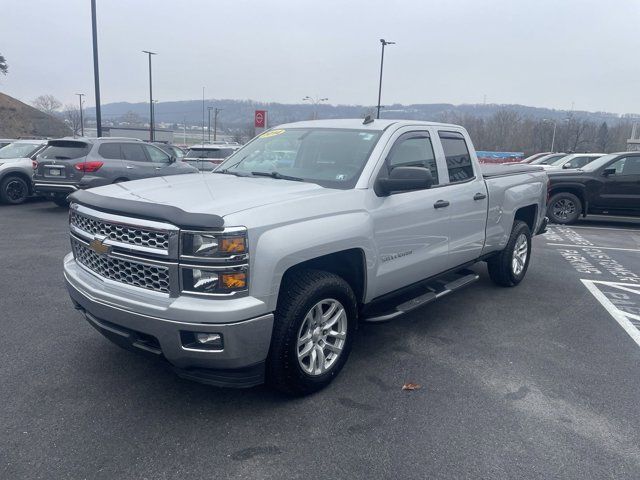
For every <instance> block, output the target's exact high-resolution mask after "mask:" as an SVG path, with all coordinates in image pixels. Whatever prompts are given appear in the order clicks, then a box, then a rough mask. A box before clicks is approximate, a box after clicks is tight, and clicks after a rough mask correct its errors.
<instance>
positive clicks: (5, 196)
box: [0, 175, 29, 205]
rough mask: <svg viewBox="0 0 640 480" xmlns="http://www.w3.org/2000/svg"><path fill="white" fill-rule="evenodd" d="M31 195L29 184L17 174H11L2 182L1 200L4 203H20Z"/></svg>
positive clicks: (0, 187) (0, 186)
mask: <svg viewBox="0 0 640 480" xmlns="http://www.w3.org/2000/svg"><path fill="white" fill-rule="evenodd" d="M28 196H29V185H28V184H27V182H26V181H25V180H24V179H23V178H21V177H18V176H17V175H9V176H7V177H5V178H3V179H2V182H0V200H2V202H3V203H9V204H11V205H18V204H20V203H23V202H24V201H25V200H26V199H27V197H28Z"/></svg>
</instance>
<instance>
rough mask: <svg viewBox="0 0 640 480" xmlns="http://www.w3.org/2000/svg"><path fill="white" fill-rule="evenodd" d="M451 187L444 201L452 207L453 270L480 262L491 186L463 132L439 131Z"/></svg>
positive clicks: (451, 257)
mask: <svg viewBox="0 0 640 480" xmlns="http://www.w3.org/2000/svg"><path fill="white" fill-rule="evenodd" d="M438 136H439V137H440V142H441V144H442V150H443V151H442V154H443V155H444V157H445V161H446V167H447V174H448V183H447V184H446V185H444V186H443V187H442V190H443V193H442V196H443V198H444V199H445V200H446V201H448V202H449V203H450V207H449V209H450V215H451V221H450V222H449V226H450V230H449V268H453V267H456V266H458V265H462V264H464V263H467V262H471V261H473V260H475V259H477V258H478V257H479V256H480V254H481V252H482V248H483V247H484V240H485V228H486V222H487V206H488V202H489V200H488V197H487V186H486V184H485V182H484V178H483V177H482V174H481V173H480V172H479V171H477V161H476V162H474V161H473V159H472V157H471V151H472V149H471V148H469V145H470V140H469V139H468V138H467V137H465V135H463V134H462V133H461V132H459V131H453V130H451V131H449V130H438Z"/></svg>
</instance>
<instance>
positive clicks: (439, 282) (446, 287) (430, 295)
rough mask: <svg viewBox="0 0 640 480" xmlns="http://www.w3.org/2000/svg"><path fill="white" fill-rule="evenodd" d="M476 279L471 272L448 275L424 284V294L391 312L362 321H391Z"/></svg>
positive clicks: (476, 275) (475, 275)
mask: <svg viewBox="0 0 640 480" xmlns="http://www.w3.org/2000/svg"><path fill="white" fill-rule="evenodd" d="M478 278H480V277H479V276H478V274H477V273H475V272H473V271H471V270H461V271H460V272H457V273H455V274H450V275H447V276H445V277H443V278H440V279H436V280H433V281H431V282H429V283H426V284H425V289H426V290H427V291H426V292H425V293H423V294H421V295H418V296H417V297H414V298H412V299H410V300H406V301H404V302H402V303H400V304H399V305H396V306H395V307H394V308H392V309H391V310H388V311H386V312H383V313H380V314H377V315H373V316H369V317H365V318H363V320H364V321H365V322H371V323H377V322H386V321H388V320H392V319H394V318H396V317H399V316H400V315H404V314H405V313H409V312H411V311H412V310H415V309H416V308H419V307H422V306H423V305H426V304H427V303H431V302H433V301H434V300H437V299H439V298H442V297H444V296H445V295H449V294H450V293H451V292H455V291H456V290H460V289H461V288H463V287H466V286H467V285H469V284H471V283H473V282H475V281H476V280H478Z"/></svg>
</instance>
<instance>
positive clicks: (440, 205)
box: [433, 200, 449, 208]
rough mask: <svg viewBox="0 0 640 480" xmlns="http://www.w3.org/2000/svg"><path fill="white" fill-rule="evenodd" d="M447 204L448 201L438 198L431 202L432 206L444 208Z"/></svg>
mask: <svg viewBox="0 0 640 480" xmlns="http://www.w3.org/2000/svg"><path fill="white" fill-rule="evenodd" d="M448 206H449V202H447V201H446V200H438V201H437V202H436V203H434V204H433V208H444V207H448Z"/></svg>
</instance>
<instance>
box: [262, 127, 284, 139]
mask: <svg viewBox="0 0 640 480" xmlns="http://www.w3.org/2000/svg"><path fill="white" fill-rule="evenodd" d="M285 131H286V130H284V129H282V128H280V129H278V130H269V131H268V132H265V133H263V134H262V135H260V138H269V137H275V136H276V135H282V134H283V133H284V132H285Z"/></svg>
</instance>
